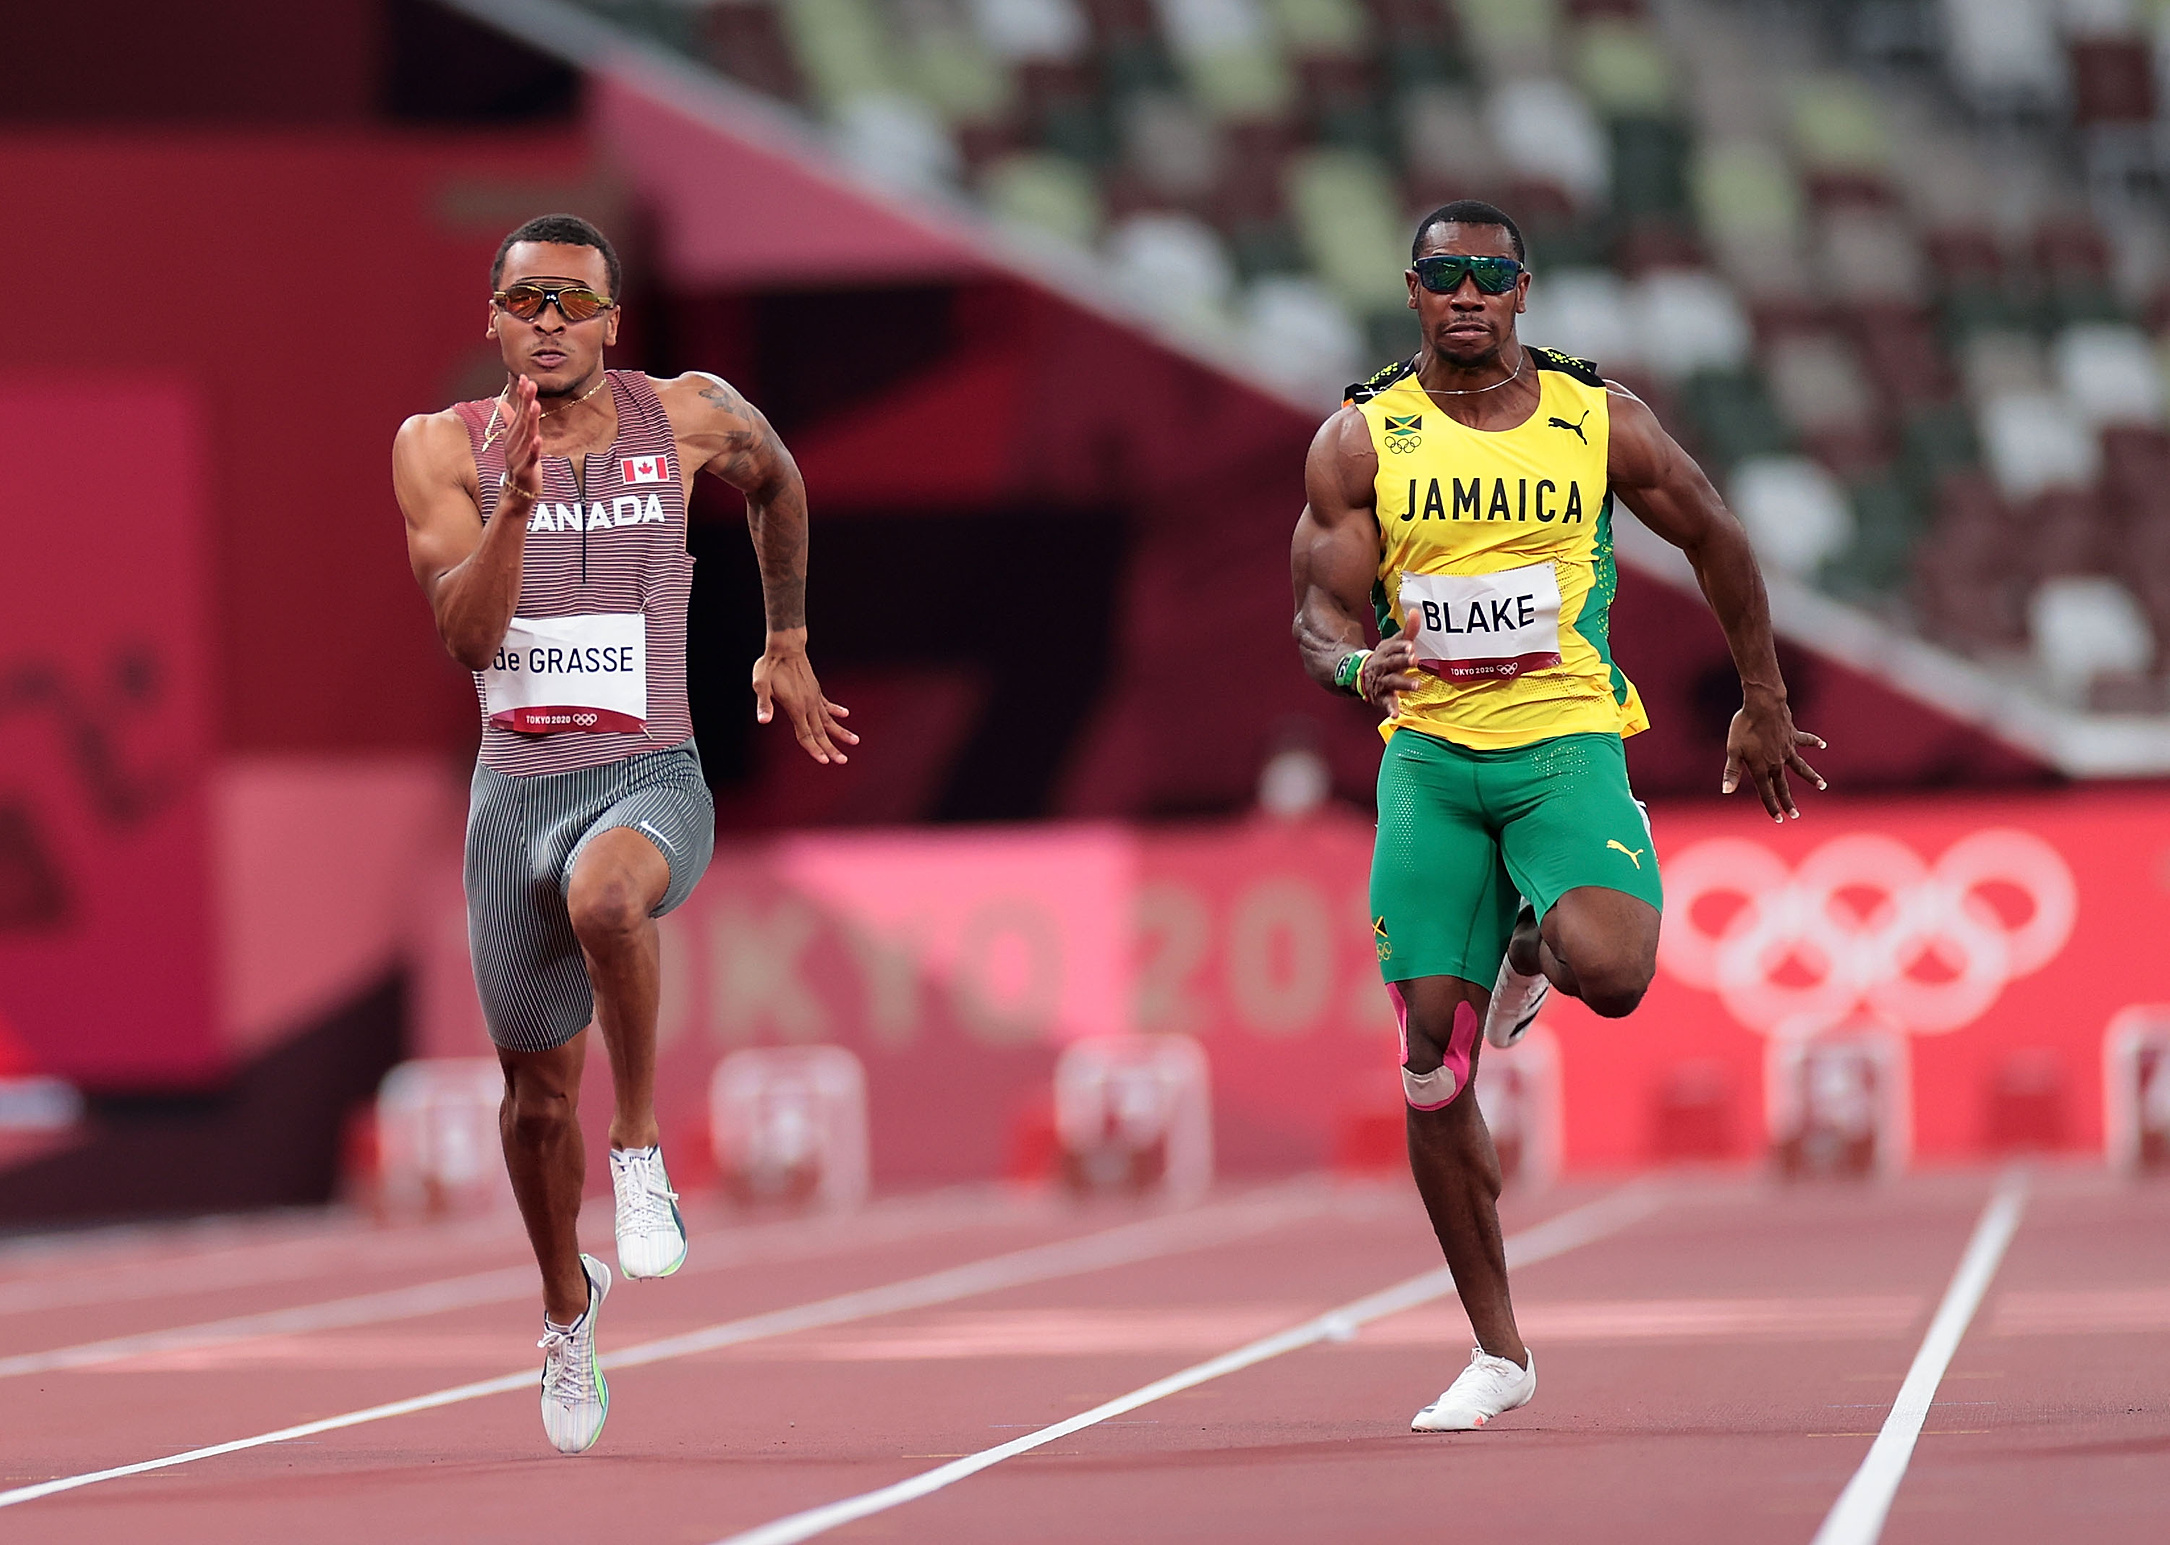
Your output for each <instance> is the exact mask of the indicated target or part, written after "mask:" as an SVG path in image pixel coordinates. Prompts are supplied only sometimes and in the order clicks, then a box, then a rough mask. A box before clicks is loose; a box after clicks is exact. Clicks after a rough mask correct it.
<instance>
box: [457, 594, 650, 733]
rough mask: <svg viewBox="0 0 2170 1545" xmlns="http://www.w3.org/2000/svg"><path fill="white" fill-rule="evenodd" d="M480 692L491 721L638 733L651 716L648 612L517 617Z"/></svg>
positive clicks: (525, 728) (524, 727)
mask: <svg viewBox="0 0 2170 1545" xmlns="http://www.w3.org/2000/svg"><path fill="white" fill-rule="evenodd" d="M482 696H483V702H484V704H485V706H486V707H487V709H488V712H489V716H490V724H491V726H492V727H493V728H495V729H501V730H517V731H519V732H520V733H521V734H523V735H548V734H552V733H555V732H556V731H559V730H618V731H631V732H633V733H636V734H637V733H639V732H640V731H641V730H643V729H645V728H647V724H648V619H647V617H645V616H644V615H642V614H641V613H640V612H604V613H600V614H598V615H595V616H589V617H540V618H528V617H515V618H513V619H512V626H511V627H510V628H508V629H507V630H506V631H505V641H504V642H503V643H502V644H500V645H498V647H497V655H496V658H494V659H492V660H491V661H490V664H489V668H488V669H487V670H485V671H484V672H483V673H482Z"/></svg>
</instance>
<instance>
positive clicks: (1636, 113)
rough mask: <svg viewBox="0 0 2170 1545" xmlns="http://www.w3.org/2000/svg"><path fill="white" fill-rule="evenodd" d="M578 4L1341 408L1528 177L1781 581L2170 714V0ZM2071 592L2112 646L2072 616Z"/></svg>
mask: <svg viewBox="0 0 2170 1545" xmlns="http://www.w3.org/2000/svg"><path fill="white" fill-rule="evenodd" d="M581 3H582V4H583V5H584V6H585V7H586V9H587V10H589V11H590V12H592V13H593V14H594V15H596V16H598V17H601V18H603V19H606V20H608V21H609V22H611V23H613V24H615V25H617V26H619V27H622V28H625V29H627V30H629V31H633V32H639V33H643V34H646V35H647V36H649V37H650V38H651V39H654V40H658V41H661V42H663V43H665V44H666V45H668V46H669V47H671V48H673V49H675V50H678V51H680V52H681V53H683V54H684V55H686V56H689V57H691V58H694V59H697V60H700V61H702V62H704V63H705V64H707V65H708V66H710V67H712V68H713V69H715V70H717V71H719V72H721V73H722V74H724V75H726V76H729V77H731V78H732V79H734V80H736V81H738V82H740V83H741V84H743V85H745V86H748V87H750V88H752V89H754V90H756V91H759V92H762V93H764V94H767V95H769V96H772V97H775V98H778V99H781V100H783V101H785V102H788V103H790V104H792V105H793V106H795V107H796V108H798V109H800V110H803V111H804V112H805V113H806V114H807V115H809V117H810V118H812V119H814V120H817V121H818V122H820V123H821V124H823V125H825V126H826V132H827V133H828V134H829V136H830V138H831V143H832V144H833V145H834V146H835V148H836V150H837V151H838V152H839V154H841V155H842V156H843V157H845V158H846V159H847V160H848V161H850V162H852V163H854V164H856V165H857V166H858V168H859V169H860V170H861V171H862V172H872V173H873V174H874V175H875V176H876V178H877V179H878V180H880V181H882V182H883V183H885V184H887V185H889V186H891V187H895V188H906V189H921V190H927V191H930V192H947V193H950V194H956V195H962V196H965V197H968V198H972V199H976V200H978V201H979V202H980V203H981V204H982V205H983V206H984V207H985V209H986V210H987V211H988V212H990V213H991V214H992V215H993V216H994V217H995V218H996V219H997V220H998V221H1000V222H1002V223H1003V224H1005V225H1008V226H1011V227H1013V228H1024V229H1027V230H1029V231H1031V232H1032V233H1034V234H1035V235H1036V236H1043V237H1050V238H1052V239H1054V240H1057V241H1060V242H1062V243H1066V244H1069V245H1071V246H1073V247H1076V248H1078V249H1080V250H1081V251H1089V252H1092V253H1096V254H1097V255H1098V256H1099V257H1100V258H1101V259H1103V260H1104V262H1105V264H1106V265H1107V271H1108V275H1109V278H1110V281H1111V284H1112V287H1113V288H1114V290H1115V291H1116V292H1117V293H1119V294H1121V295H1123V296H1125V297H1128V298H1129V299H1130V300H1131V302H1132V303H1133V304H1134V305H1136V306H1137V307H1138V308H1139V309H1141V310H1144V311H1147V312H1152V313H1155V314H1157V315H1158V316H1159V317H1160V319H1161V320H1162V321H1163V322H1164V323H1165V324H1167V325H1168V326H1169V327H1171V328H1173V329H1176V330H1178V331H1180V332H1184V333H1188V334H1191V335H1203V336H1209V337H1217V338H1218V340H1219V341H1220V342H1221V343H1223V344H1225V345H1226V346H1228V347H1229V348H1230V349H1232V350H1233V351H1234V352H1235V355H1236V357H1238V358H1242V359H1245V360H1247V362H1248V364H1249V366H1250V368H1251V369H1252V370H1254V371H1255V372H1256V373H1257V375H1258V376H1260V377H1261V378H1263V379H1265V380H1267V381H1270V382H1272V383H1274V384H1276V385H1278V386H1280V387H1281V388H1282V389H1284V390H1287V391H1290V392H1292V393H1295V394H1298V395H1300V396H1304V397H1309V398H1311V399H1312V400H1315V401H1318V402H1321V403H1324V402H1326V401H1329V400H1330V397H1331V393H1332V392H1333V390H1334V389H1335V388H1338V387H1339V386H1340V385H1341V384H1342V383H1343V382H1344V381H1346V380H1349V379H1353V378H1354V377H1355V376H1356V375H1358V374H1359V373H1362V372H1365V371H1368V370H1369V369H1370V368H1372V367H1373V366H1375V365H1376V364H1377V363H1379V362H1380V361H1382V360H1383V359H1386V358H1389V357H1392V356H1393V355H1396V354H1400V353H1403V352H1405V351H1407V350H1409V349H1411V348H1412V347H1413V345H1414V333H1413V329H1412V326H1411V320H1410V317H1409V313H1408V311H1407V310H1406V308H1405V306H1404V304H1403V298H1402V295H1401V287H1400V283H1399V280H1398V278H1397V277H1396V275H1397V270H1398V269H1399V267H1400V265H1401V261H1402V259H1401V256H1400V253H1401V251H1402V243H1403V242H1404V240H1405V239H1406V237H1407V234H1408V231H1409V228H1410V224H1411V221H1412V218H1413V216H1414V215H1415V214H1416V213H1418V212H1420V211H1422V210H1423V209H1425V208H1428V207H1431V206H1433V205H1435V204H1436V203H1438V202H1440V201H1442V200H1444V199H1447V198H1450V197H1459V196H1470V195H1474V196H1482V197H1489V198H1492V199H1495V200H1496V201H1498V202H1500V203H1501V204H1502V205H1503V206H1504V207H1506V208H1508V209H1509V210H1510V211H1512V212H1514V213H1515V214H1516V215H1517V216H1518V218H1520V219H1521V220H1522V221H1523V223H1524V224H1525V226H1526V228H1527V229H1528V232H1529V234H1530V237H1531V244H1532V248H1533V255H1534V259H1535V263H1536V267H1537V272H1538V275H1539V284H1538V288H1537V291H1536V293H1535V296H1534V298H1533V302H1532V308H1531V309H1532V314H1531V316H1530V317H1529V318H1528V320H1527V324H1526V329H1525V330H1526V332H1527V334H1528V336H1530V337H1531V338H1532V339H1533V340H1534V341H1538V342H1543V343H1549V344H1553V345H1555V346H1558V347H1561V348H1565V349H1567V350H1569V351H1570V352H1574V353H1579V354H1586V355H1589V356H1591V357H1593V358H1596V359H1597V360H1599V361H1600V362H1601V364H1603V365H1604V366H1605V368H1606V369H1607V370H1608V371H1609V372H1610V373H1612V374H1614V375H1615V376H1617V377H1618V378H1620V379H1622V380H1623V381H1625V382H1627V383H1629V384H1630V385H1631V386H1633V387H1634V388H1635V389H1636V390H1638V391H1641V392H1644V393H1646V394H1647V395H1649V396H1650V398H1651V400H1652V401H1653V403H1654V404H1655V405H1656V406H1658V407H1659V409H1660V411H1661V412H1662V413H1664V414H1665V415H1666V417H1667V418H1668V420H1669V422H1671V423H1672V424H1674V425H1676V426H1677V427H1678V428H1679V430H1680V432H1681V433H1682V434H1683V437H1684V438H1686V439H1688V440H1689V441H1690V443H1691V445H1692V447H1693V448H1694V449H1695V450H1696V451H1697V452H1698V453H1699V454H1700V455H1701V456H1702V457H1703V458H1704V459H1705V461H1706V464H1707V465H1708V466H1709V467H1710V469H1711V471H1712V472H1713V474H1714V475H1716V476H1718V477H1719V478H1720V480H1721V482H1722V483H1723V484H1724V485H1725V486H1726V488H1727V489H1728V491H1729V492H1730V493H1731V495H1732V496H1733V498H1734V499H1735V501H1736V503H1738V504H1739V505H1740V506H1741V507H1742V513H1743V515H1744V517H1745V518H1747V519H1748V521H1749V522H1750V524H1751V525H1752V526H1753V527H1754V528H1755V530H1756V532H1757V535H1758V538H1759V540H1760V541H1761V542H1762V543H1763V545H1764V546H1765V549H1766V551H1767V552H1768V553H1769V555H1770V557H1771V559H1772V561H1773V562H1774V564H1775V565H1776V566H1777V567H1779V568H1781V569H1783V570H1786V571H1788V572H1789V573H1791V574H1793V575H1796V576H1798V577H1800V578H1801V579H1803V580H1805V581H1808V582H1810V583H1813V584H1815V585H1817V586H1819V587H1821V588H1822V589H1823V590H1824V591H1826V592H1828V593H1829V594H1830V595H1832V596H1834V597H1837V598H1840V599H1843V600H1845V601H1848V602H1851V603H1854V604H1856V605H1858V606H1862V607H1865V608H1868V609H1870V610H1871V611H1873V612H1874V613H1875V614H1876V615H1877V616H1878V617H1879V618H1881V619H1882V620H1883V621H1884V622H1886V623H1887V624H1890V625H1894V626H1897V627H1900V628H1902V629H1907V630H1912V631H1917V632H1919V633H1920V634H1922V635H1924V636H1926V637H1927V638H1929V639H1931V640H1935V641H1937V642H1938V643H1941V644H1945V645H1948V646H1951V647H1953V648H1956V649H1958V650H1961V651H1963V652H1965V653H1967V654H1970V655H1973V656H1975V657H1977V658H1978V659H1979V660H1981V661H1983V662H1984V663H1986V664H1988V665H1989V666H1991V667H1992V668H1994V669H1996V670H1998V671H1999V672H2002V673H2004V674H2006V675H2007V677H2008V678H2009V679H2011V680H2013V681H2015V682H2018V683H2024V684H2026V685H2028V686H2030V687H2033V688H2035V689H2038V690H2039V691H2041V692H2043V693H2044V694H2046V695H2048V696H2049V697H2051V698H2052V699H2054V700H2056V701H2058V702H2061V703H2064V704H2066V705H2068V706H2072V707H2076V708H2082V709H2085V708H2088V707H2090V706H2091V707H2094V708H2099V709H2111V710H2127V711H2129V710H2136V709H2153V708H2158V707H2160V706H2161V704H2162V700H2163V685H2162V663H2163V660H2164V658H2165V651H2164V650H2163V649H2162V648H2161V642H2162V640H2163V638H2164V637H2165V634H2166V632H2170V539H2166V538H2165V537H2164V536H2162V535H2160V534H2158V531H2159V529H2160V528H2161V527H2162V526H2163V525H2164V524H2165V522H2170V506H2166V504H2165V501H2166V500H2170V492H2166V491H2165V489H2166V487H2170V485H2166V483H2165V481H2164V479H2163V477H2162V476H2161V474H2162V473H2163V472H2164V471H2170V436H2166V434H2165V427H2164V426H2165V414H2164V384H2163V377H2164V365H2163V349H2162V344H2161V342H2160V337H2159V330H2160V329H2161V328H2162V327H2163V326H2164V325H2165V324H2166V323H2170V289H2166V288H2165V285H2164V278H2165V269H2164V263H2165V260H2166V258H2170V233H2166V227H2165V224H2164V220H2163V218H2162V211H2161V197H2160V195H2161V179H2162V175H2163V171H2164V155H2165V152H2164V150H2163V148H2162V146H2163V145H2164V144H2165V143H2166V141H2165V139H2164V136H2163V135H2162V134H2161V133H2160V132H2158V131H2159V128H2160V125H2159V123H2158V119H2157V116H2156V114H2157V103H2158V99H2159V97H2160V96H2161V93H2160V92H2159V91H2158V89H2157V85H2156V72H2157V68H2158V66H2157V60H2158V58H2161V59H2163V60H2165V61H2166V64H2165V66H2164V67H2165V68H2170V6H2158V5H2151V4H2147V3H2145V0H2088V3H2084V4H2063V5H2060V4H2057V3H2054V0H1942V3H1938V0H1835V3H1829V4H1820V5H1817V4H1794V5H1788V4H1783V3H1767V4H1755V3H1747V4H1743V3H1726V0H1660V3H1647V4H1646V3H1642V0H712V3H705V4H704V3H700V0H669V3H659V0H581ZM486 9H494V10H500V11H501V10H503V9H505V7H504V6H502V5H499V6H494V7H486ZM2078 578H2092V579H2094V580H2095V581H2097V583H2095V584H2094V585H2092V586H2091V587H2088V588H2086V589H2084V590H2074V589H2073V588H2072V587H2071V586H2070V585H2069V584H2067V583H2066V581H2069V580H2073V579H2078ZM2045 586H2054V587H2056V588H2055V589H2054V590H2051V591H2045V590H2044V587H2045ZM2078 595H2086V596H2089V597H2093V598H2095V602H2099V603H2100V605H2099V606H2097V605H2095V603H2094V602H2090V603H2089V610H2088V613H2087V615H2088V618H2089V622H2088V626H2089V628H2090V629H2092V630H2093V631H2092V632H2091V633H2090V635H2089V636H2090V638H2095V637H2096V636H2097V635H2100V637H2099V638H2098V639H2097V642H2096V643H2093V644H2085V645H2083V644H2081V643H2079V642H2077V641H2074V642H2071V643H2070V644H2067V643H2066V642H2063V641H2060V640H2058V639H2057V638H2056V637H2054V635H2053V631H2051V632H2045V631H2044V630H2045V629H2050V630H2054V629H2055V628H2056V627H2057V626H2058V625H2059V624H2058V622H2057V619H2059V618H2062V617H2064V616H2066V615H2068V614H2069V613H2070V611H2071V608H2072V606H2073V604H2074V603H2073V602H2072V600H2071V599H2070V598H2071V597H2073V596H2078ZM2113 595H2114V596H2115V599H2114V600H2112V599H2110V598H2111V597H2112V596H2113ZM2060 597H2063V598H2064V599H2060ZM2135 626H2137V627H2138V629H2139V631H2138V632H2137V633H2135V632H2134V631H2133V629H2134V627H2135ZM2111 635H2115V636H2116V638H2117V640H2118V645H2117V647H2116V648H2109V647H2107V645H2106V644H2103V643H2102V642H2101V640H2104V639H2107V638H2109V637H2110V636H2111ZM2082 659H2084V660H2085V661H2087V662H2089V663H2088V664H2087V665H2086V666H2085V667H2084V668H2082V667H2081V666H2080V665H2079V664H2077V663H2076V662H2078V661H2080V660H2082Z"/></svg>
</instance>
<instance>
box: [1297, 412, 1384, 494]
mask: <svg viewBox="0 0 2170 1545" xmlns="http://www.w3.org/2000/svg"><path fill="white" fill-rule="evenodd" d="M1378 476H1379V452H1378V450H1377V448H1376V447H1375V446H1373V445H1372V443H1371V426H1370V425H1369V424H1367V423H1365V422H1364V415H1363V414H1362V413H1361V412H1360V411H1359V410H1358V409H1357V407H1356V405H1355V404H1354V403H1343V404H1342V405H1341V407H1340V408H1339V409H1337V410H1336V411H1335V412H1334V413H1333V415H1332V416H1331V417H1329V418H1328V419H1327V420H1326V422H1325V423H1323V424H1321V425H1319V429H1318V433H1317V434H1315V435H1313V436H1312V437H1311V449H1310V452H1309V453H1308V454H1307V455H1306V456H1305V457H1304V495H1305V497H1306V498H1307V499H1308V500H1309V501H1310V504H1311V508H1312V510H1313V511H1314V513H1316V514H1318V515H1320V516H1322V517H1323V518H1325V519H1328V520H1331V519H1333V518H1334V517H1335V515H1336V514H1337V513H1338V512H1340V511H1342V510H1357V509H1369V508H1370V507H1371V503H1372V497H1373V495H1372V485H1373V483H1374V481H1375V480H1376V479H1377V477H1378Z"/></svg>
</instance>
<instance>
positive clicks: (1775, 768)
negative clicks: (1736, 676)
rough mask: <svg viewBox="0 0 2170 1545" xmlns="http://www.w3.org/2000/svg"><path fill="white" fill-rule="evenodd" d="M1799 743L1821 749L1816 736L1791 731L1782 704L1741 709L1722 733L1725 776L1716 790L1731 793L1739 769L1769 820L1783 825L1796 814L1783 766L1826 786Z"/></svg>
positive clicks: (1788, 715)
mask: <svg viewBox="0 0 2170 1545" xmlns="http://www.w3.org/2000/svg"><path fill="white" fill-rule="evenodd" d="M1803 746H1814V747H1815V748H1816V749H1817V750H1818V751H1821V750H1822V749H1823V747H1824V743H1823V740H1822V738H1821V737H1819V736H1815V735H1811V734H1809V733H1808V731H1806V730H1802V729H1795V728H1794V725H1793V712H1792V710H1791V709H1789V708H1787V707H1786V705H1785V704H1784V703H1782V702H1780V703H1773V704H1768V705H1764V704H1758V705H1757V706H1756V707H1754V708H1753V709H1750V708H1746V707H1744V708H1742V709H1741V711H1740V712H1739V713H1736V714H1735V715H1734V716H1733V724H1732V727H1731V728H1729V729H1728V730H1727V731H1726V734H1725V780H1724V782H1722V783H1721V784H1720V785H1719V791H1720V792H1721V793H1726V794H1730V793H1732V792H1733V791H1734V790H1735V789H1737V788H1739V787H1740V786H1741V776H1742V774H1744V773H1745V774H1746V775H1747V776H1748V777H1749V778H1751V779H1752V780H1754V782H1755V786H1756V792H1757V793H1758V794H1760V795H1762V796H1763V808H1764V809H1766V810H1768V811H1770V813H1771V819H1772V820H1774V821H1777V822H1779V823H1781V824H1783V823H1784V822H1785V819H1786V817H1787V816H1789V815H1790V816H1792V817H1793V818H1794V819H1795V820H1796V821H1798V820H1799V819H1800V818H1801V812H1800V811H1799V810H1797V809H1795V808H1794V804H1793V790H1792V789H1790V788H1788V787H1787V786H1786V769H1787V768H1789V767H1790V768H1792V769H1793V770H1794V771H1795V772H1797V773H1799V774H1800V775H1801V776H1802V777H1803V778H1806V779H1807V780H1808V781H1809V782H1810V783H1813V784H1815V785H1816V787H1817V788H1819V789H1820V788H1826V787H1828V786H1829V785H1827V784H1826V783H1825V782H1824V781H1823V774H1821V773H1819V772H1817V771H1816V769H1815V768H1813V767H1811V766H1809V765H1808V763H1806V762H1804V761H1802V760H1801V747H1803Z"/></svg>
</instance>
